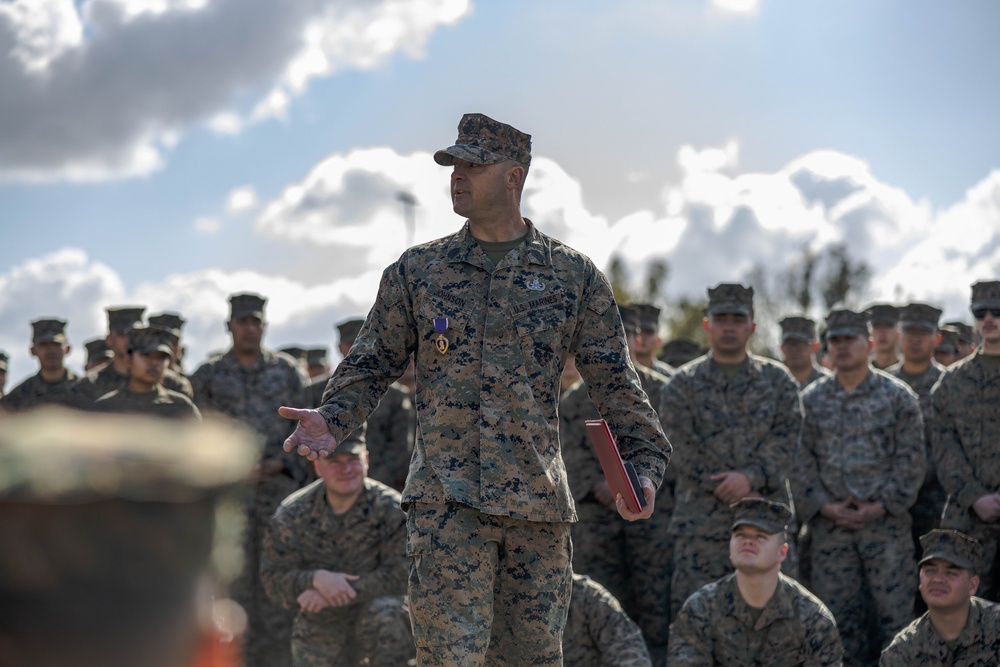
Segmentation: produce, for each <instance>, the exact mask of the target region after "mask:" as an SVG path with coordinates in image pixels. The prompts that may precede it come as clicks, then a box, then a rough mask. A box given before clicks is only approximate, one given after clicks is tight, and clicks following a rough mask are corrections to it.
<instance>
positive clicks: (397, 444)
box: [366, 382, 416, 490]
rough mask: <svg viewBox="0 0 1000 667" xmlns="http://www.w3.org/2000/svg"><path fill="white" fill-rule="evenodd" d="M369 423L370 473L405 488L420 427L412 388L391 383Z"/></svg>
mask: <svg viewBox="0 0 1000 667" xmlns="http://www.w3.org/2000/svg"><path fill="white" fill-rule="evenodd" d="M366 423H367V425H368V430H367V434H368V435H367V437H368V452H369V453H370V454H371V464H370V465H371V467H370V468H369V469H368V476H369V477H371V478H372V479H377V480H378V481H380V482H382V483H383V484H386V485H388V486H391V487H392V488H394V489H397V490H402V488H403V485H404V484H405V483H406V474H407V472H409V470H410V457H411V455H412V454H413V435H414V431H415V429H416V410H415V409H414V407H413V401H412V400H411V398H410V392H409V390H408V389H407V388H406V387H404V386H403V385H401V384H398V383H395V382H394V383H393V384H391V385H389V389H388V390H387V391H386V392H385V396H383V397H382V400H381V401H379V404H378V407H377V408H375V410H374V411H373V412H372V413H371V414H370V415H368V421H367V422H366Z"/></svg>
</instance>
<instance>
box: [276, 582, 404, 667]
mask: <svg viewBox="0 0 1000 667" xmlns="http://www.w3.org/2000/svg"><path fill="white" fill-rule="evenodd" d="M415 655H416V650H415V648H414V646H413V636H412V634H411V633H410V614H409V609H408V608H407V605H406V599H405V598H403V597H401V596H395V595H384V596H382V597H377V598H375V599H373V600H369V601H368V602H366V603H364V604H361V605H351V606H350V607H347V608H344V609H325V610H323V611H320V612H317V613H306V612H300V613H299V615H298V616H297V617H296V618H295V626H294V628H293V630H292V665H293V667H328V666H329V665H339V666H343V667H355V666H361V665H365V666H367V667H399V666H400V665H405V664H406V663H407V661H409V660H412V659H413V658H414V657H415Z"/></svg>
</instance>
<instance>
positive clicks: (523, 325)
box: [514, 303, 567, 368]
mask: <svg viewBox="0 0 1000 667" xmlns="http://www.w3.org/2000/svg"><path fill="white" fill-rule="evenodd" d="M566 319H567V317H566V310H565V309H564V308H563V307H562V305H561V304H558V303H557V304H555V305H553V306H544V307H541V308H535V309H533V310H529V311H527V312H525V313H523V314H521V315H519V316H518V317H517V318H516V319H515V320H514V327H515V328H516V329H517V336H518V338H519V339H520V341H521V350H522V352H524V357H525V361H526V362H528V363H529V365H531V364H533V365H534V366H536V367H539V368H548V367H549V366H551V365H552V363H553V362H554V361H556V360H558V359H559V358H561V357H560V352H561V350H562V342H563V335H564V333H565V329H566Z"/></svg>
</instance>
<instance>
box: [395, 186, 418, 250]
mask: <svg viewBox="0 0 1000 667" xmlns="http://www.w3.org/2000/svg"><path fill="white" fill-rule="evenodd" d="M396 201H398V202H400V203H402V204H403V224H404V225H405V226H406V247H407V248H409V247H410V246H411V245H413V234H414V231H415V229H416V222H415V220H414V216H413V209H414V207H416V205H417V198H416V197H414V196H413V194H412V193H409V192H406V191H405V190H400V191H399V192H397V193H396Z"/></svg>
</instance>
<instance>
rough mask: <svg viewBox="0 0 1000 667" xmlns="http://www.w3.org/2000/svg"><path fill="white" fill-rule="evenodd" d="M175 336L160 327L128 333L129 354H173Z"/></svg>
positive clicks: (168, 330) (132, 330) (133, 330)
mask: <svg viewBox="0 0 1000 667" xmlns="http://www.w3.org/2000/svg"><path fill="white" fill-rule="evenodd" d="M176 343H177V336H175V335H174V333H173V332H172V331H171V330H170V329H164V328H162V327H142V328H136V329H131V330H129V332H128V349H129V352H139V353H142V354H149V353H151V352H163V353H165V354H173V353H174V348H173V346H174V344H176Z"/></svg>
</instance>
